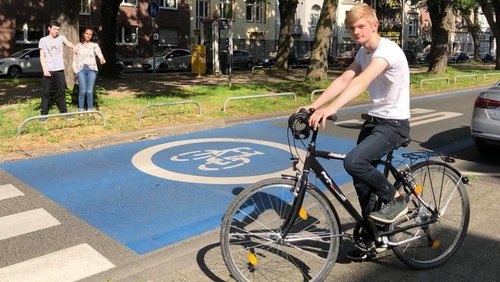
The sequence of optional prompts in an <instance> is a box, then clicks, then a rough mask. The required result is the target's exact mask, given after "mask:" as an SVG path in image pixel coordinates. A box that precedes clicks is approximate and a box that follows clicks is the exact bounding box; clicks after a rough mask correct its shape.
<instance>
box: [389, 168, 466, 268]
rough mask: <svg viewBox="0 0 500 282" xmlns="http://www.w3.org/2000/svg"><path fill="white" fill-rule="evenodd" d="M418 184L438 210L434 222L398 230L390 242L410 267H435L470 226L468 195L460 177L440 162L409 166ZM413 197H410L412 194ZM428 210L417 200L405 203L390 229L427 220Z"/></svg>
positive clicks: (458, 244) (444, 260)
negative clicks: (404, 211)
mask: <svg viewBox="0 0 500 282" xmlns="http://www.w3.org/2000/svg"><path fill="white" fill-rule="evenodd" d="M410 170H411V175H412V176H413V178H414V179H415V183H416V185H417V188H416V191H417V192H418V193H419V195H420V197H421V198H422V199H423V201H424V202H425V203H427V204H428V205H429V206H430V207H431V209H432V210H435V211H437V213H438V218H437V221H436V222H434V223H430V224H428V225H425V226H423V227H416V228H412V229H409V230H407V231H405V232H401V233H397V234H395V235H393V236H392V237H391V238H390V241H391V242H399V243H400V245H399V246H397V247H395V248H393V251H394V253H395V254H396V256H397V257H398V258H399V259H400V260H401V261H403V262H404V263H405V264H407V265H408V266H410V267H413V268H416V269H430V268H434V267H438V266H440V265H441V264H443V263H444V262H446V260H448V259H449V258H450V257H451V256H453V254H455V252H456V251H457V250H458V248H459V247H460V245H461V244H462V241H463V240H464V238H465V235H466V233H467V227H468V225H469V216H470V215H469V214H470V207H469V198H468V196H467V192H466V190H465V186H464V184H463V182H462V179H461V178H460V176H459V175H458V174H457V173H456V172H455V171H454V170H453V169H451V168H450V167H448V166H447V165H445V164H443V163H439V162H433V161H428V162H421V163H418V164H415V165H414V166H412V167H411V168H410ZM412 197H413V196H412ZM431 218H432V214H431V212H430V211H429V210H428V209H427V208H425V207H424V206H423V205H422V204H421V203H420V202H419V201H418V200H417V199H415V198H413V199H412V201H410V203H409V204H408V214H407V216H406V217H405V218H404V219H401V220H399V221H397V222H395V223H393V224H392V225H391V229H394V228H398V227H404V226H408V225H411V224H416V223H419V222H423V221H427V220H429V219H431Z"/></svg>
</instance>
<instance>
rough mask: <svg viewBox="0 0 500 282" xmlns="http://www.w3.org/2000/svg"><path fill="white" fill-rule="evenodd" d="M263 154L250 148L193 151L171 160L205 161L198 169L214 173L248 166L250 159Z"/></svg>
mask: <svg viewBox="0 0 500 282" xmlns="http://www.w3.org/2000/svg"><path fill="white" fill-rule="evenodd" d="M263 154H264V153H263V152H259V151H254V150H252V148H250V147H237V148H232V149H225V150H204V151H200V150H197V151H191V152H186V153H182V154H178V155H176V156H173V157H171V158H170V160H172V161H176V162H187V161H198V160H203V159H205V160H206V161H205V163H203V164H200V165H199V166H198V169H200V170H209V171H213V170H220V169H231V168H235V167H239V166H242V165H245V164H248V163H250V157H252V156H257V155H263Z"/></svg>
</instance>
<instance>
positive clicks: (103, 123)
mask: <svg viewBox="0 0 500 282" xmlns="http://www.w3.org/2000/svg"><path fill="white" fill-rule="evenodd" d="M89 114H98V115H99V116H101V118H102V125H103V126H106V119H105V118H104V115H103V113H102V112H100V111H94V110H92V111H85V112H70V113H61V114H51V115H41V116H33V117H29V118H27V119H25V120H23V122H21V124H20V125H19V126H18V127H17V134H16V136H17V137H19V136H20V135H21V132H22V130H23V127H24V126H25V125H26V124H27V123H28V122H30V121H32V120H40V121H42V120H47V119H50V118H55V117H74V116H76V115H89Z"/></svg>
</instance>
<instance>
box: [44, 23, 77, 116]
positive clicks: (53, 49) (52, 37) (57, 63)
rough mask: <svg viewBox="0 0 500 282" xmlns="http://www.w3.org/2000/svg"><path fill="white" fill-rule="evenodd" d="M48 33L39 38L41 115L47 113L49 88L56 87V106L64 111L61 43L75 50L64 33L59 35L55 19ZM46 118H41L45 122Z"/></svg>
mask: <svg viewBox="0 0 500 282" xmlns="http://www.w3.org/2000/svg"><path fill="white" fill-rule="evenodd" d="M48 30H49V34H48V35H47V36H45V37H43V38H41V39H40V42H39V43H38V48H40V63H41V65H42V69H43V78H42V103H41V115H47V114H48V113H49V103H50V89H51V87H52V86H53V85H54V84H55V85H56V87H57V107H58V108H59V111H60V112H61V113H66V112H67V111H68V110H67V109H66V78H65V76H64V56H63V51H64V50H63V45H66V46H67V47H70V48H72V49H73V52H74V51H75V45H73V43H71V42H69V41H68V39H66V37H65V36H64V35H59V32H60V30H61V25H60V24H59V22H57V21H51V22H50V23H49V28H48ZM46 121H47V120H46V119H45V120H43V119H42V120H41V122H46Z"/></svg>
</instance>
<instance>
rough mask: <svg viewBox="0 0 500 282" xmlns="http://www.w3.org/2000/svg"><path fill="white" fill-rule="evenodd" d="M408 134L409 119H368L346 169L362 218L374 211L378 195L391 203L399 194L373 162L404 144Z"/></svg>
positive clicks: (348, 157) (345, 165)
mask: <svg viewBox="0 0 500 282" xmlns="http://www.w3.org/2000/svg"><path fill="white" fill-rule="evenodd" d="M409 134H410V124H409V121H408V120H384V121H374V122H370V121H365V123H364V124H363V127H362V128H361V132H360V133H359V137H358V142H357V143H358V145H357V146H356V147H355V148H354V149H352V151H350V152H349V153H348V154H347V156H346V159H345V161H344V167H345V169H346V171H347V172H348V173H349V174H350V175H351V176H352V178H353V184H354V187H355V188H356V192H357V194H358V199H359V204H360V205H361V214H362V215H363V217H367V216H368V215H369V214H370V212H372V211H373V208H374V207H375V204H376V201H377V197H375V195H376V196H378V198H379V199H381V200H382V201H383V202H389V201H391V200H392V199H393V198H394V195H395V193H396V189H395V188H394V186H393V185H392V184H391V183H390V182H389V181H388V180H387V178H386V177H385V176H384V174H383V173H382V172H380V171H379V170H378V169H377V168H376V167H375V166H374V165H373V163H372V162H373V161H376V160H379V159H381V158H382V157H383V156H384V155H386V154H387V153H389V152H390V151H392V150H394V149H395V148H397V147H398V146H400V145H401V144H403V143H404V142H405V141H406V140H407V138H408V137H409Z"/></svg>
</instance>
